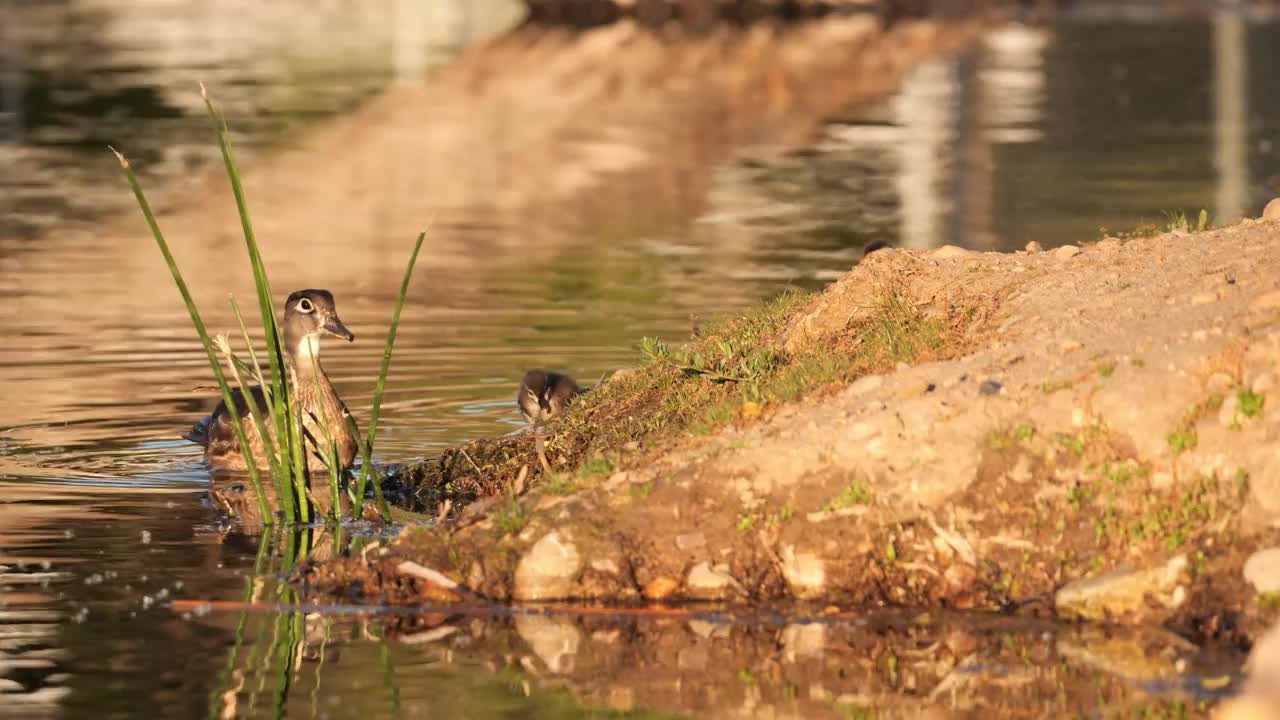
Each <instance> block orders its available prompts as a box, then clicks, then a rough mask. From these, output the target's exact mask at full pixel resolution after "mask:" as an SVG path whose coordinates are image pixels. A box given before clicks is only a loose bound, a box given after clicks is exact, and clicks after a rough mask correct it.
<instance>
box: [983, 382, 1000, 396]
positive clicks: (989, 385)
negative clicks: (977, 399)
mask: <svg viewBox="0 0 1280 720" xmlns="http://www.w3.org/2000/svg"><path fill="white" fill-rule="evenodd" d="M1002 387H1004V385H1003V384H1001V383H1000V382H998V381H996V380H989V379H988V380H983V381H982V383H981V384H980V385H978V394H979V395H995V394H996V393H998V392H1000V388H1002Z"/></svg>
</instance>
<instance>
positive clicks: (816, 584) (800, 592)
mask: <svg viewBox="0 0 1280 720" xmlns="http://www.w3.org/2000/svg"><path fill="white" fill-rule="evenodd" d="M782 574H783V576H784V577H785V578H786V579H787V584H788V585H790V586H791V592H792V593H793V594H794V595H795V596H796V597H798V598H808V597H815V596H817V595H821V594H822V591H823V589H824V588H825V586H826V582H827V574H826V565H825V564H824V563H823V562H822V558H820V557H818V555H816V554H815V553H810V552H796V549H795V546H794V545H787V546H786V547H784V548H783V549H782Z"/></svg>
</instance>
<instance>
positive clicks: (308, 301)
mask: <svg viewBox="0 0 1280 720" xmlns="http://www.w3.org/2000/svg"><path fill="white" fill-rule="evenodd" d="M324 335H333V336H335V337H340V338H344V339H346V340H347V342H351V341H352V340H355V339H356V336H355V335H353V334H352V333H351V331H350V330H348V329H347V326H346V325H343V324H342V320H341V319H340V318H339V317H338V307H337V305H335V304H334V302H333V293H331V292H329V291H328V290H299V291H297V292H295V293H293V294H292V295H290V296H289V299H288V300H286V301H285V303H284V344H285V352H287V353H289V355H290V357H292V358H294V360H295V361H303V362H310V361H312V360H315V359H316V358H318V357H320V338H321V337H322V336H324Z"/></svg>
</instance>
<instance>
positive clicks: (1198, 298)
mask: <svg viewBox="0 0 1280 720" xmlns="http://www.w3.org/2000/svg"><path fill="white" fill-rule="evenodd" d="M1217 301H1218V293H1215V292H1202V293H1197V294H1195V295H1192V296H1191V304H1192V305H1208V304H1209V303H1212V302H1217Z"/></svg>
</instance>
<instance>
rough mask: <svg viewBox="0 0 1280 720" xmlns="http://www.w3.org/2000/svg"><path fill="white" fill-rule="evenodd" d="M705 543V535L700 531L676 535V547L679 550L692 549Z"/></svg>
mask: <svg viewBox="0 0 1280 720" xmlns="http://www.w3.org/2000/svg"><path fill="white" fill-rule="evenodd" d="M706 544H707V536H706V535H703V534H702V533H700V532H695V533H686V534H684V535H677V536H676V547H678V548H680V549H681V550H692V549H694V548H700V547H703V546H705V545H706Z"/></svg>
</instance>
